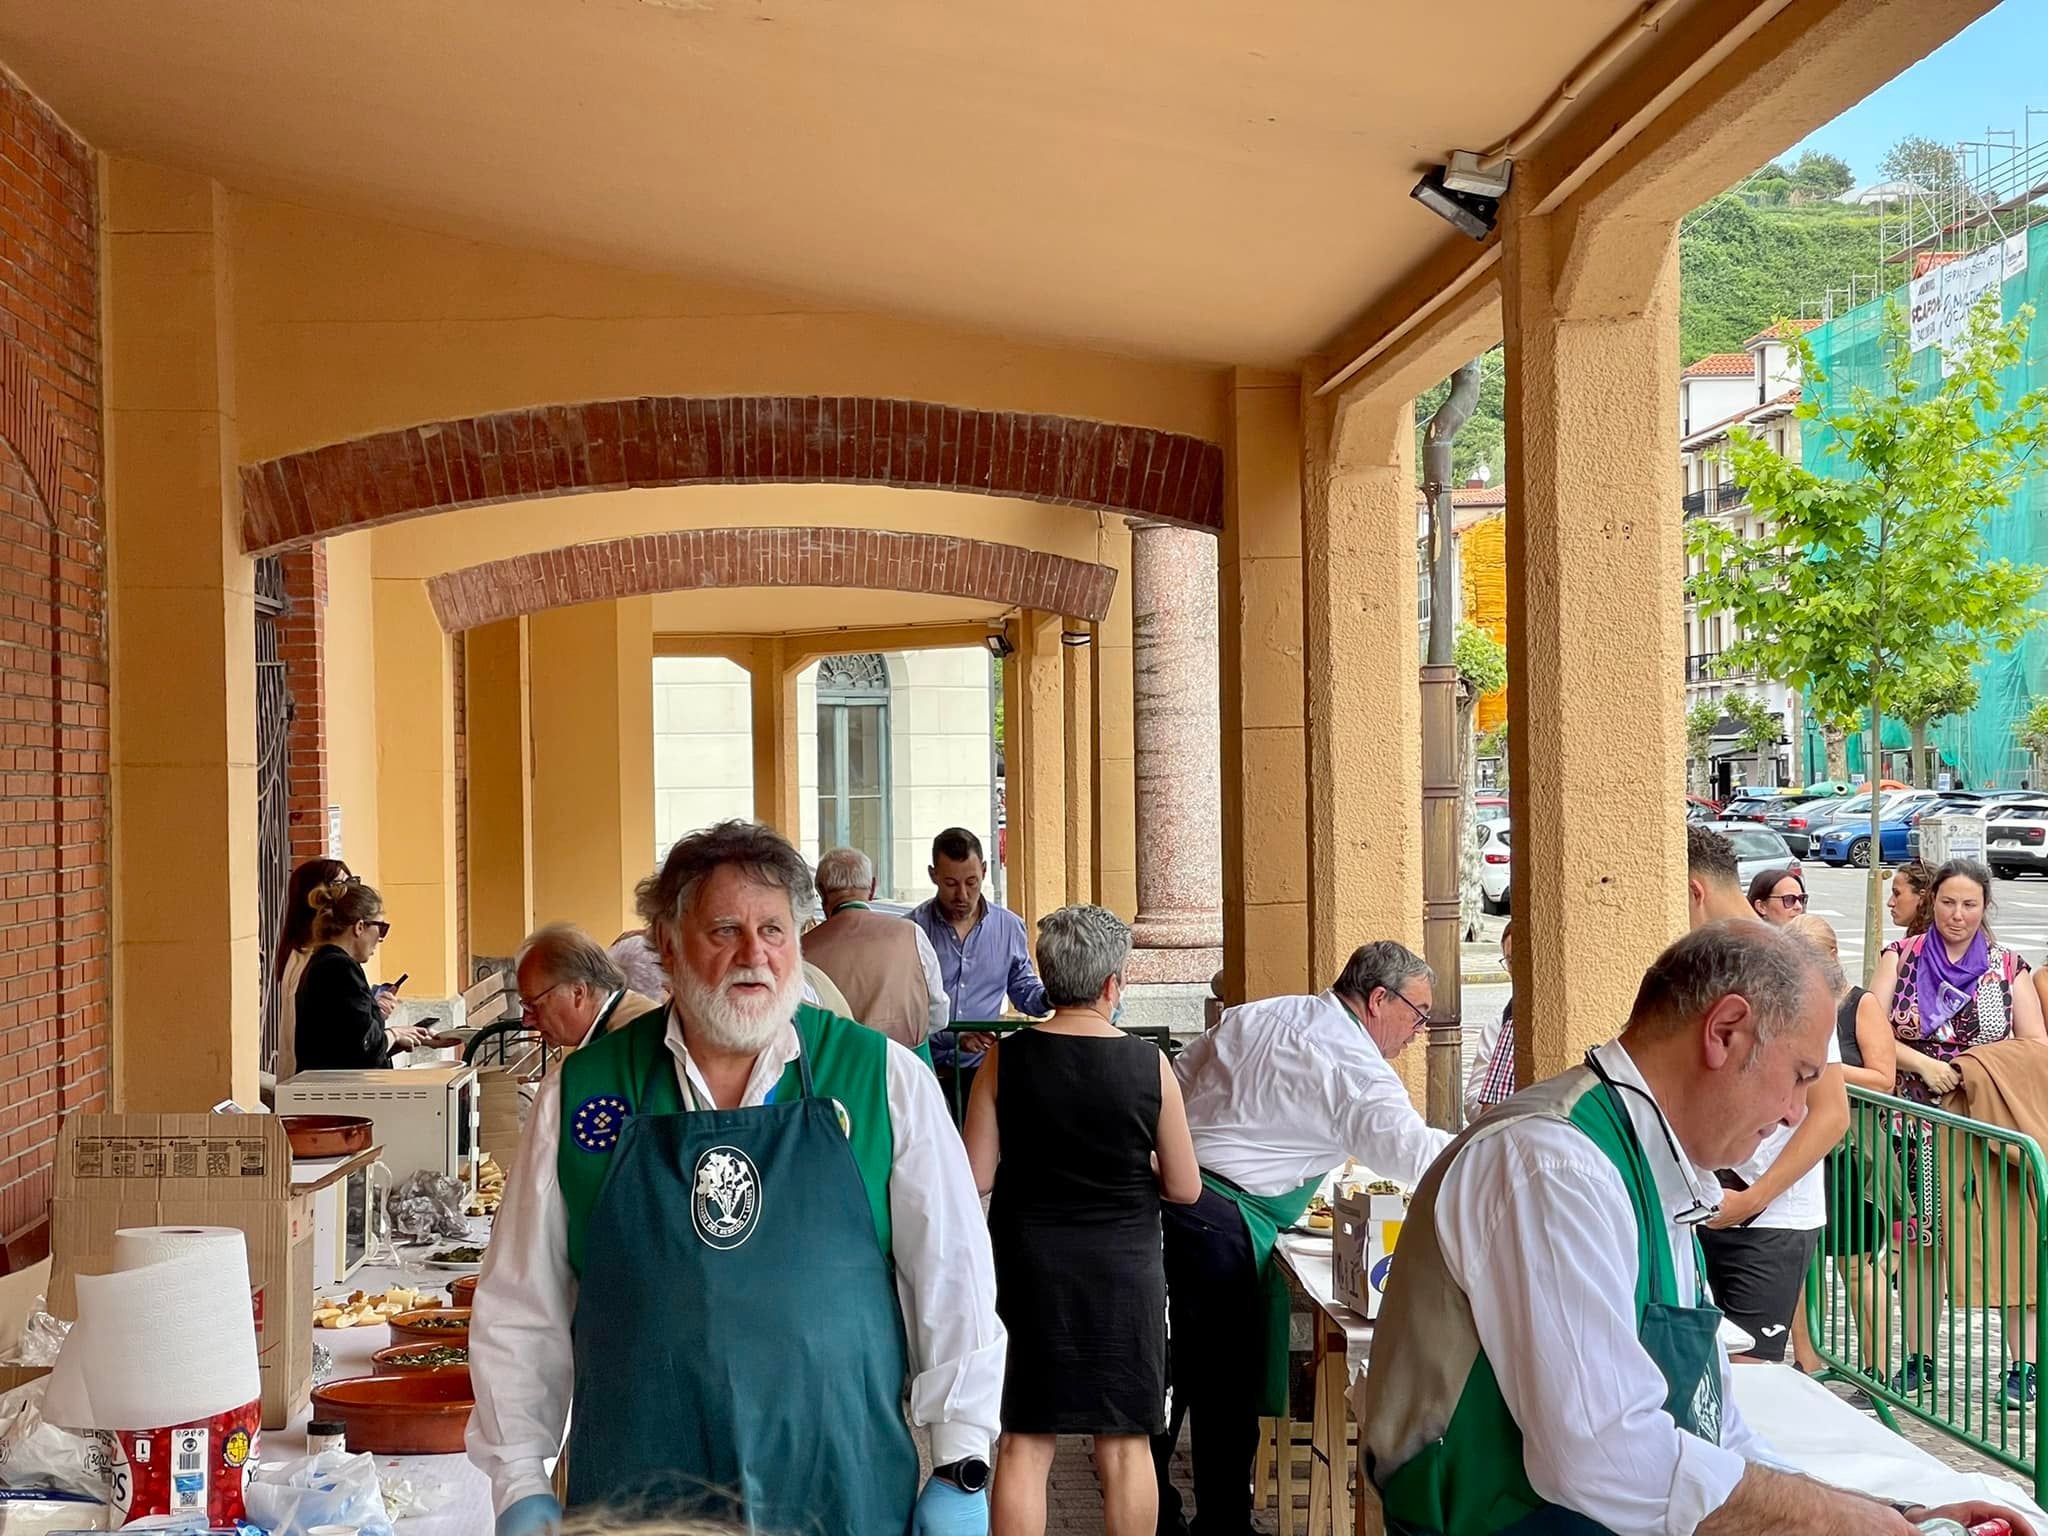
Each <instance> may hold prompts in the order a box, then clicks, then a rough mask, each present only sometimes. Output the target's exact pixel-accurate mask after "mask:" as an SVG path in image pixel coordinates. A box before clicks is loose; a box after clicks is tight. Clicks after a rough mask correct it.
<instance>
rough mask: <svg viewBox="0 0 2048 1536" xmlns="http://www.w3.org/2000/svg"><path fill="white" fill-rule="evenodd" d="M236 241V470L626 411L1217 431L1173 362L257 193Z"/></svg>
mask: <svg viewBox="0 0 2048 1536" xmlns="http://www.w3.org/2000/svg"><path fill="white" fill-rule="evenodd" d="M507 174H508V175H516V174H517V172H516V171H514V170H508V172H507ZM652 195H660V194H659V193H655V194H652ZM234 236H235V257H236V274H237V287H236V295H235V297H236V306H237V309H238V311H239V312H240V314H241V315H242V317H243V323H242V325H241V327H240V329H239V332H238V336H237V351H238V359H239V364H240V367H241V369H242V372H243V376H244V381H245V383H244V387H245V389H246V390H247V400H248V404H249V407H250V414H249V417H248V419H246V420H245V421H244V422H243V440H242V446H243V450H244V452H245V454H246V455H247V456H248V457H250V458H268V457H270V456H272V455H274V454H279V453H284V452H287V451H290V450H293V449H299V448H308V447H313V446H316V445H318V444H320V443H325V442H332V441H335V440H337V439H341V438H348V437H355V436H359V435H361V434H363V433H366V432H373V431H378V430H382V429H385V428H390V427H399V426H405V425H409V424H411V423H413V422H418V421H427V420H433V419H435V418H438V417H444V416H454V415H468V414H471V413H473V412H477V411H489V410H500V409H505V408H508V407H511V406H516V405H535V404H542V403H548V402H555V401H568V400H587V399H599V398H606V397H611V396H621V395H640V394H776V393H785V394H839V395H882V396H891V397H901V398H909V399H924V400H938V401H945V402H947V403H950V404H955V405H963V406H974V407H978V408H983V409H1008V410H1025V411H1046V412H1056V413H1063V414H1070V415H1076V416H1086V417H1094V418H1098V419H1102V420H1110V421H1128V422H1134V423H1137V424H1140V425H1145V426H1156V427H1162V428H1166V429H1169V430H1172V431H1180V432H1192V433H1195V434H1197V435H1199V436H1202V437H1206V438H1210V439H1212V440H1214V439H1216V438H1218V437H1219V436H1220V430H1221V408H1222V400H1221V396H1220V395H1219V393H1218V389H1217V383H1218V375H1217V374H1216V373H1215V372H1214V371H1213V370H1210V369H1205V368H1200V367H1195V366H1191V365H1187V364H1172V363H1163V362H1153V361H1145V360H1138V359H1133V358H1128V357H1118V356H1114V355H1111V354H1108V353H1103V352H1091V351H1084V350H1080V349H1072V348H1058V347H1048V346H1042V345H1032V344H1028V343H1025V342H1020V341H1014V340H1009V339H1006V338H1003V337H1000V336H992V335H983V334H979V333H975V332H970V331H964V330H959V329H954V328H951V327H947V326H942V325H936V324H931V323H926V322H919V321H914V320H907V319H897V318H892V317H886V316H881V315H874V314H865V313H861V312H858V311H848V310H845V309H843V308H834V307H832V306H830V305H827V304H821V303H816V302H809V301H803V300H791V299H789V298H788V297H786V296H783V295H774V296H768V295H762V294H757V293H754V292H751V291H749V290H746V289H743V288H739V287H736V286H731V285H725V284H718V283H713V282H707V281H699V280H691V279H687V278H679V277H669V276H662V275H657V274H653V273H647V272H635V271H631V270H628V269H625V268H620V267H612V266H606V265H601V264H598V263H593V262H585V261H574V260H568V259H565V258H561V257H556V256H546V255H541V254H538V253H535V252H532V251H524V250H518V249H514V248H512V247H508V246H500V245H490V244H485V243H483V242H479V241H474V240H461V239H455V238H451V237H447V236H442V235H434V234H427V233H424V232H421V231H418V230H411V229H404V228H401V227H399V226H397V225H393V224H386V223H380V222H377V221H375V220H371V219H363V218H353V217H349V216H346V215H341V214H333V213H324V212H318V211H315V210H312V209H308V208H301V207H295V206H292V205H288V204H283V203H276V202H270V201H267V200H263V199H259V198H253V197H238V198H237V199H236V200H235V204H234Z"/></svg>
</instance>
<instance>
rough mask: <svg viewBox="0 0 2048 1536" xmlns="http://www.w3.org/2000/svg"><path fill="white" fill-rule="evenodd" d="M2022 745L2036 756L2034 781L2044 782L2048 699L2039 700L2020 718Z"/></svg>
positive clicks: (2047, 754)
mask: <svg viewBox="0 0 2048 1536" xmlns="http://www.w3.org/2000/svg"><path fill="white" fill-rule="evenodd" d="M2019 738H2020V745H2021V746H2023V747H2025V748H2026V749H2027V750H2028V751H2029V752H2031V753H2033V754H2034V774H2033V779H2034V782H2035V783H2036V784H2040V783H2042V782H2043V776H2042V772H2041V761H2042V759H2043V758H2044V757H2048V699H2044V698H2037V699H2035V700H2034V701H2033V703H2032V704H2031V705H2030V706H2029V707H2028V709H2027V712H2026V714H2024V715H2023V716H2021V717H2020V726H2019Z"/></svg>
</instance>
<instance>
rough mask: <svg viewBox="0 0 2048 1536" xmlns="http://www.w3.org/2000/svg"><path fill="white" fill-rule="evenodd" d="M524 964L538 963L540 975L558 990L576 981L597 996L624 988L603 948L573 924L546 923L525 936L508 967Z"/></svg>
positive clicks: (617, 969) (619, 976) (620, 977)
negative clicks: (557, 987) (557, 986)
mask: <svg viewBox="0 0 2048 1536" xmlns="http://www.w3.org/2000/svg"><path fill="white" fill-rule="evenodd" d="M528 960H536V961H538V962H539V963H540V969H541V973H542V974H543V975H544V976H546V977H547V978H548V979H549V980H550V981H553V982H555V983H557V984H558V985H561V986H569V985H571V984H573V983H575V982H579V981H580V982H582V983H583V984H584V985H585V986H587V987H590V988H592V989H593V990H595V991H598V992H616V991H618V990H619V988H621V987H623V986H624V985H625V984H626V978H625V977H623V976H621V975H620V974H619V968H618V967H617V966H615V965H613V964H612V959H611V956H610V955H607V954H606V953H605V952H604V948H603V946H601V945H600V944H599V943H598V942H597V940H595V939H593V938H592V937H591V936H590V935H589V934H587V933H585V932H584V931H583V930H582V929H581V928H578V927H577V926H576V925H575V924H574V923H549V924H548V925H547V926H546V927H545V928H536V929H534V931H533V932H532V933H529V934H528V935H527V936H526V938H525V940H524V941H523V942H522V943H521V944H520V946H519V953H518V955H516V956H515V957H514V958H513V962H512V963H513V964H514V965H515V966H520V965H524V964H525V963H526V962H527V961H528Z"/></svg>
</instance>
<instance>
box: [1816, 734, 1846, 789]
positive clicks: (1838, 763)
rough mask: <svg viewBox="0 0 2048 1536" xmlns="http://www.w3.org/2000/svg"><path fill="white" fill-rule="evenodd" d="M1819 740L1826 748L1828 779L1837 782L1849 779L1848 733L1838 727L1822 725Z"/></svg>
mask: <svg viewBox="0 0 2048 1536" xmlns="http://www.w3.org/2000/svg"><path fill="white" fill-rule="evenodd" d="M1820 739H1821V741H1822V743H1823V744H1824V745H1825V746H1826V747H1827V752H1828V777H1829V778H1830V779H1833V780H1836V781H1837V782H1839V781H1841V780H1845V779H1847V778H1848V777H1849V733H1848V732H1847V731H1846V730H1844V729H1843V728H1842V727H1841V726H1839V725H1823V726H1822V727H1821V728H1820Z"/></svg>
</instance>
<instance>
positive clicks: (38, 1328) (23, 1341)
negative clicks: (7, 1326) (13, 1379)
mask: <svg viewBox="0 0 2048 1536" xmlns="http://www.w3.org/2000/svg"><path fill="white" fill-rule="evenodd" d="M70 1331H71V1324H70V1323H69V1322H67V1321H66V1320H65V1319H63V1318H61V1317H52V1316H50V1314H49V1313H47V1312H45V1311H44V1310H43V1298H42V1297H40V1296H38V1297H37V1298H36V1304H35V1306H34V1307H33V1308H32V1309H31V1310H30V1312H29V1314H28V1321H27V1322H26V1323H24V1324H22V1327H21V1337H20V1338H19V1339H17V1340H16V1341H15V1344H14V1352H13V1354H11V1355H10V1356H9V1357H8V1358H7V1359H6V1360H4V1361H0V1365H55V1364H56V1363H57V1351H58V1350H60V1349H62V1348H63V1347H64V1336H65V1335H66V1334H67V1333H69V1332H70Z"/></svg>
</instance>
